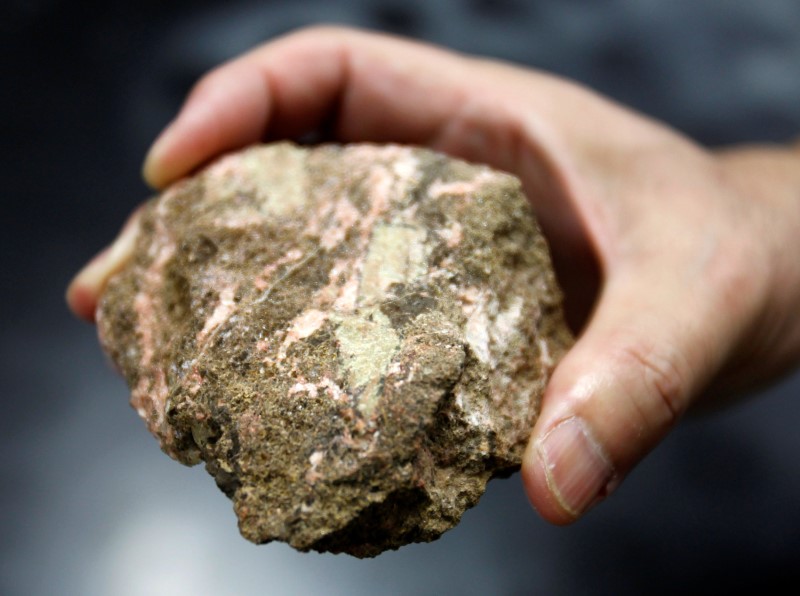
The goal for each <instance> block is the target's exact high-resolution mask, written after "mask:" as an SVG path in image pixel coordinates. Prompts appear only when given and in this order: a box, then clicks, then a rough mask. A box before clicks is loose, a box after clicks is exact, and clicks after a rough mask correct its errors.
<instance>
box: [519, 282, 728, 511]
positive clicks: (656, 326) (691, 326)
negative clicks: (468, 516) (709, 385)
mask: <svg viewBox="0 0 800 596" xmlns="http://www.w3.org/2000/svg"><path fill="white" fill-rule="evenodd" d="M648 269H649V270H648V271H644V272H642V271H631V272H630V275H624V274H622V275H615V276H613V278H611V279H609V280H608V281H607V284H606V287H605V288H604V290H603V293H602V296H601V300H600V303H599V305H598V308H597V310H596V312H595V314H594V315H593V317H592V320H591V322H590V324H589V326H588V327H587V329H586V331H585V333H584V334H583V336H582V337H581V338H580V339H579V340H578V342H577V343H576V344H575V346H574V347H573V348H572V350H570V352H569V353H568V354H567V355H566V356H565V357H564V359H563V360H562V361H561V363H560V364H559V365H558V367H557V369H556V370H555V372H554V374H553V377H552V379H551V381H550V383H549V385H548V388H547V391H546V393H545V396H544V401H543V406H542V412H541V415H540V417H539V419H538V421H537V423H536V426H535V428H534V430H533V434H532V437H531V440H530V442H529V444H528V447H527V450H526V452H525V455H524V458H523V466H522V477H523V482H524V484H525V489H526V492H527V493H528V497H529V498H530V500H531V502H532V503H533V505H534V506H535V507H536V509H537V510H538V511H539V513H540V514H541V515H542V517H544V518H545V519H547V520H548V521H551V522H553V523H557V524H565V523H570V522H572V521H574V520H575V519H577V518H578V517H580V516H581V515H582V514H583V513H584V512H585V511H586V510H587V509H589V508H590V507H591V506H592V505H594V504H595V503H596V502H598V501H599V500H602V498H604V497H605V496H607V495H608V494H609V493H610V492H612V491H613V490H614V488H616V486H617V485H618V484H619V482H620V480H621V479H622V478H624V476H625V474H626V473H627V472H628V471H630V469H631V468H632V467H633V466H634V465H635V464H636V463H637V462H638V461H639V460H640V459H642V458H643V457H644V456H645V455H646V454H647V453H648V452H649V451H650V450H651V449H652V448H653V447H654V446H655V445H656V444H657V443H658V441H659V440H660V439H662V438H663V437H664V435H665V434H666V433H667V431H668V430H669V429H670V428H671V427H672V426H673V425H674V424H675V422H676V421H677V419H678V418H679V417H680V415H681V414H682V413H683V412H684V411H685V410H686V408H687V406H688V405H689V401H690V399H691V397H692V396H694V395H696V394H697V392H698V391H699V390H700V389H702V386H703V385H704V384H705V383H706V382H707V380H708V378H709V377H710V375H711V374H712V373H713V372H714V371H715V370H716V369H717V368H718V366H719V363H720V361H721V359H722V357H723V356H724V355H723V354H719V353H718V351H715V350H714V349H709V346H715V345H716V346H719V345H723V346H725V345H729V343H730V342H729V338H725V337H723V335H724V334H725V333H730V331H724V328H725V325H720V324H717V323H721V322H722V321H721V320H720V316H721V314H720V313H717V312H713V310H712V309H710V308H709V309H708V310H709V311H710V312H701V310H702V309H701V308H700V307H699V305H701V304H707V303H708V301H707V300H703V299H702V298H701V297H700V296H698V294H697V292H698V291H700V292H702V291H703V290H702V284H697V287H695V288H692V287H691V286H692V285H693V284H687V283H686V280H685V279H684V280H678V279H676V277H677V276H676V275H674V274H673V275H669V274H667V275H664V274H662V272H663V269H662V270H661V271H659V272H655V271H654V269H655V268H653V267H652V266H651V267H650V268H648ZM680 281H683V283H680ZM698 288H699V289H698ZM729 327H730V324H728V328H729ZM715 352H717V353H715ZM709 354H711V356H709Z"/></svg>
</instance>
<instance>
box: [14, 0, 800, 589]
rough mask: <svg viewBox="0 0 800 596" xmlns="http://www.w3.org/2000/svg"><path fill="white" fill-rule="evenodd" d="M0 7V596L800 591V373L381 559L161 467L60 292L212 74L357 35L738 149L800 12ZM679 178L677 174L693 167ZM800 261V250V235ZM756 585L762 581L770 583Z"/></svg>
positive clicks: (177, 4)
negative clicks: (484, 67)
mask: <svg viewBox="0 0 800 596" xmlns="http://www.w3.org/2000/svg"><path fill="white" fill-rule="evenodd" d="M3 6H4V7H3V8H2V9H0V13H2V14H0V27H2V30H0V44H2V46H0V49H1V50H2V53H0V56H2V58H1V59H2V67H3V68H2V81H3V82H2V85H0V100H1V101H2V106H0V107H2V127H3V128H2V136H1V137H0V138H2V145H0V147H2V159H1V160H0V174H2V181H3V185H2V188H3V191H4V192H3V198H2V201H3V203H2V205H3V211H2V213H3V215H2V221H3V222H4V226H3V233H2V234H0V254H1V255H2V263H3V272H2V277H0V279H2V284H3V288H2V289H3V292H2V300H3V302H2V309H0V317H2V327H0V329H2V331H1V333H2V335H0V383H1V384H0V395H1V396H2V416H0V425H2V427H0V430H2V432H0V453H2V460H1V463H0V466H1V467H0V478H2V483H3V484H2V488H3V490H2V492H1V493H0V499H2V502H1V503H0V523H2V526H0V593H1V594H9V595H13V594H20V595H22V594H26V595H27V594H81V595H95V594H97V595H105V594H137V595H138V594H148V595H149V594H170V595H181V594H256V593H259V594H261V593H263V594H273V593H274V594H288V593H291V594H305V593H310V594H319V593H325V594H374V593H381V594H412V593H413V594H443V593H444V594H448V593H453V594H490V593H491V594H536V593H542V594H606V593H607V594H628V593H631V594H637V593H648V594H653V593H660V592H663V593H674V592H676V591H678V590H687V589H713V590H714V591H716V592H718V591H722V590H726V589H727V590H737V591H738V590H748V589H751V590H753V591H755V589H756V588H760V589H762V590H763V588H765V587H766V588H769V587H770V586H773V587H774V586H776V585H778V583H779V582H781V581H782V580H787V579H788V580H790V581H791V580H794V585H797V584H796V582H797V580H798V579H800V570H798V561H800V506H799V505H800V466H798V464H797V455H798V453H800V433H798V432H797V430H796V428H797V425H798V420H800V416H799V414H800V404H798V400H797V399H796V397H797V393H798V389H800V376H798V375H795V377H794V378H793V379H788V380H787V381H785V382H784V383H782V384H781V385H779V386H777V387H774V388H772V389H770V390H768V391H765V392H764V394H763V395H762V396H759V397H758V398H757V399H754V400H751V401H750V402H748V403H746V404H743V405H742V406H739V407H737V408H735V409H731V410H729V411H726V412H724V413H722V414H720V415H717V416H715V417H714V418H709V419H696V420H695V419H691V420H687V421H685V422H684V423H683V424H682V425H681V426H680V427H679V429H678V430H677V431H676V432H675V433H673V435H671V436H670V437H669V438H668V439H667V441H665V442H664V443H663V444H662V445H661V446H660V447H659V448H658V449H657V450H656V451H655V452H654V453H653V454H652V455H651V456H650V457H649V458H648V459H647V460H646V462H645V463H644V464H643V465H642V466H640V468H638V469H637V470H636V471H635V473H634V474H633V475H632V476H631V477H630V479H629V480H628V482H627V483H626V484H625V485H624V486H623V487H622V488H621V490H620V491H619V493H618V494H617V496H615V498H614V499H612V500H610V501H609V502H607V503H605V504H603V505H602V506H601V507H599V508H598V509H596V510H595V511H593V512H592V513H591V514H590V515H589V516H588V517H587V518H585V519H584V520H582V521H581V522H579V523H578V524H576V525H574V526H572V527H569V528H554V527H550V526H548V525H547V524H545V523H544V522H542V521H541V520H540V519H539V518H538V517H537V516H536V514H535V513H534V512H533V511H532V510H531V509H530V507H529V505H528V504H527V502H526V500H525V498H524V496H523V493H522V489H521V486H520V483H519V479H518V477H513V478H511V479H509V480H502V481H495V482H493V483H492V484H491V485H490V489H489V491H488V492H487V494H486V496H485V497H484V499H483V500H482V501H481V503H480V504H479V505H478V506H477V507H476V508H475V509H473V510H471V511H469V512H467V514H466V515H465V516H464V519H463V522H462V523H461V525H459V526H458V527H457V528H456V529H454V530H453V531H451V532H449V533H448V534H446V535H445V536H444V537H443V538H442V539H441V540H439V541H437V542H435V543H432V544H426V545H413V546H409V547H406V548H404V549H402V550H400V551H398V552H392V553H386V554H384V555H381V556H380V557H378V558H377V559H374V560H367V561H358V560H356V559H353V558H349V557H346V556H332V555H317V554H299V553H295V552H294V551H292V550H291V549H289V548H288V547H286V546H284V545H281V544H271V545H267V546H260V547H257V546H254V545H251V544H249V543H247V542H245V541H244V540H243V539H241V538H240V537H239V536H238V534H237V531H236V527H235V518H234V515H233V513H232V511H231V507H230V503H229V502H228V501H227V500H226V499H225V497H224V496H223V495H222V493H220V492H218V491H217V489H216V488H215V487H214V485H213V482H212V481H211V479H210V478H208V477H207V476H206V474H205V472H204V471H203V470H202V469H186V468H182V467H181V466H179V465H177V464H175V463H174V462H172V461H170V460H169V459H168V458H167V457H166V456H164V455H162V454H161V453H160V452H159V450H158V447H157V445H156V443H155V441H153V440H152V439H151V438H150V437H149V435H148V434H147V433H146V431H145V429H144V425H143V424H142V423H141V421H140V420H138V418H137V417H136V415H135V413H134V412H133V410H132V409H130V408H129V407H128V406H127V405H126V402H127V391H126V388H125V386H124V384H123V382H122V380H121V379H119V378H118V377H116V376H115V374H114V373H113V372H112V371H111V369H110V367H109V366H108V365H107V363H106V362H105V360H104V358H103V356H102V354H101V352H100V350H99V348H98V346H97V342H96V339H95V336H94V330H93V329H92V328H91V327H89V326H87V325H85V324H82V323H79V322H77V321H74V320H72V319H71V318H70V317H69V315H68V313H67V312H66V309H65V307H64V303H63V298H62V295H63V289H64V287H65V286H66V284H67V282H68V280H69V278H70V276H71V275H72V274H73V273H74V271H75V270H77V268H78V267H79V266H80V265H81V264H82V263H83V262H84V261H85V260H86V259H88V258H89V257H90V256H91V255H92V254H94V253H95V252H96V251H97V250H98V249H99V248H100V247H101V246H103V245H104V244H105V243H107V242H108V241H110V240H111V238H112V237H113V235H114V234H115V232H116V230H117V229H118V228H119V226H120V225H121V223H122V221H123V219H124V217H125V215H126V214H127V213H128V212H129V211H130V210H131V209H132V208H133V207H134V206H135V205H136V204H137V203H138V202H139V201H140V200H142V199H143V198H144V197H146V196H147V190H146V189H145V187H144V186H143V184H142V183H141V182H140V181H139V178H138V171H139V165H140V161H141V158H142V156H143V154H144V151H145V150H146V147H147V145H148V143H149V142H150V141H151V140H152V138H153V137H154V136H155V135H156V133H157V132H158V130H159V129H160V128H161V127H162V126H163V125H164V124H165V122H166V121H167V120H168V119H169V118H170V117H171V116H172V115H173V114H174V113H175V111H176V109H177V108H178V106H179V103H180V100H181V98H182V97H183V95H184V94H185V92H186V91H187V90H188V88H189V86H190V85H191V83H192V82H193V81H194V80H195V79H196V78H197V77H198V76H199V75H200V74H201V73H202V72H204V71H205V70H207V69H208V68H210V67H212V66H213V65H215V64H217V63H218V62H220V61H221V60H223V59H226V58H228V57H231V56H233V55H235V54H237V53H239V52H241V51H243V50H245V49H247V48H249V47H251V46H252V45H254V44H256V43H258V42H259V41H262V40H265V39H268V38H270V37H272V36H274V35H275V34H278V33H281V32H284V31H286V30H289V29H291V28H294V27H296V26H300V25H303V24H307V23H312V22H320V21H329V22H342V23H353V24H359V25H362V26H368V27H373V28H379V29H384V30H388V31H394V32H399V33H405V34H409V35H414V36H417V37H421V38H424V39H429V40H433V41H436V42H439V43H442V44H445V45H448V46H451V47H454V48H457V49H461V50H465V51H470V52H473V53H480V54H485V55H490V56H496V57H501V58H504V59H508V60H513V61H515V62H519V63H524V64H529V65H533V66H537V67H540V68H545V69H548V70H553V71H556V72H560V73H563V74H565V75H568V76H570V77H574V78H577V79H579V80H581V81H584V82H586V83H588V84H590V85H592V86H593V87H595V88H597V89H599V90H601V91H603V92H605V93H607V94H610V95H612V96H614V97H616V98H618V99H619V100H621V101H623V102H626V103H628V104H630V105H632V106H634V107H635V108H637V109H640V110H643V111H645V112H648V113H650V114H652V115H654V116H656V117H659V118H662V119H664V120H667V121H668V122H670V123H671V124H672V125H674V126H676V127H678V128H680V129H681V130H683V131H685V132H686V133H688V134H690V135H692V136H694V137H695V138H697V139H698V140H700V141H702V142H704V143H708V144H721V143H729V142H739V141H748V140H773V141H781V140H787V139H789V138H791V137H792V136H796V135H798V134H800V101H798V98H800V76H799V73H800V33H799V32H800V3H798V2H796V0H760V1H755V0H753V1H750V2H745V1H735V0H730V1H726V2H719V1H718V0H702V1H701V0H676V1H673V2H656V1H655V0H635V1H634V0H630V1H622V0H617V1H612V0H608V1H590V0H584V1H580V0H539V1H531V2H524V1H522V0H502V1H496V2H492V1H489V0H472V1H457V0H439V1H431V0H428V1H423V0H403V1H399V0H397V1H395V0H382V1H381V0H352V1H349V2H333V1H326V0H318V1H312V0H293V1H291V2H283V1H278V0H273V1H267V0H263V1H261V2H247V3H245V2H225V3H223V2H211V1H208V0H196V1H194V2H191V3H190V2H187V1H174V2H163V3H157V2H153V1H150V2H146V1H143V2H138V3H123V2H119V1H115V0H107V1H106V2H99V1H98V2H94V1H86V2H66V1H58V0H35V1H34V0H31V1H23V0H11V1H9V2H5V3H4V5H3ZM676 174H678V175H679V173H676ZM787 250H796V247H794V248H790V247H787ZM759 591H761V590H759Z"/></svg>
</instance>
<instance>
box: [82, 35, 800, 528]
mask: <svg viewBox="0 0 800 596" xmlns="http://www.w3.org/2000/svg"><path fill="white" fill-rule="evenodd" d="M310 131H322V132H323V133H326V134H329V135H331V136H332V137H333V138H334V139H336V140H339V141H342V142H355V141H374V142H397V143H409V144H417V145H426V146H428V147H431V148H433V149H436V150H439V151H442V152H445V153H449V154H451V155H454V156H457V157H461V158H464V159H467V160H470V161H476V162H482V163H487V164H489V165H492V166H494V167H497V168H500V169H504V170H507V171H510V172H513V173H515V174H516V175H518V176H519V177H520V178H521V180H522V182H523V186H524V188H525V190H526V192H527V194H528V196H529V197H530V199H531V201H532V203H533V205H534V209H535V211H536V213H537V216H538V218H539V220H540V223H541V225H542V228H543V230H544V232H545V234H546V236H547V237H548V239H549V240H550V243H551V247H552V252H553V257H554V262H555V264H556V270H557V273H558V275H559V280H560V281H561V283H562V286H563V287H564V289H565V294H566V297H567V303H566V306H567V309H568V314H569V316H570V319H571V321H572V322H573V324H574V326H575V327H576V328H577V329H580V331H581V333H580V335H579V338H578V341H577V343H576V344H575V346H574V347H573V348H572V350H571V351H570V352H569V353H568V354H567V355H566V356H565V358H564V359H563V360H562V362H561V363H560V364H559V365H558V367H557V369H556V370H555V372H554V375H553V377H552V379H551V381H550V383H549V385H548V388H547V391H546V393H545V396H544V402H543V408H542V412H541V415H540V417H539V420H538V422H537V423H536V426H535V428H534V429H533V432H532V435H531V440H530V443H529V446H528V449H527V451H526V454H525V458H524V462H523V469H522V476H523V480H524V483H525V487H526V490H527V492H528V495H529V497H530V499H531V502H532V503H533V504H534V506H535V507H536V508H537V509H538V510H539V512H540V513H541V515H542V516H543V517H544V518H546V519H547V520H549V521H551V522H554V523H569V522H571V521H573V520H574V519H576V518H578V517H580V515H582V514H583V513H584V512H585V511H586V510H587V509H588V508H589V507H590V506H591V505H593V504H594V503H595V502H597V501H598V500H599V499H601V498H602V497H604V496H605V495H607V494H608V493H610V492H611V491H612V490H613V488H614V487H615V486H617V485H618V483H619V482H620V480H621V479H622V478H624V476H625V475H626V474H627V473H628V472H629V471H630V470H631V468H632V467H633V466H634V465H635V464H636V463H637V462H639V461H640V460H641V459H642V458H643V457H644V456H645V455H646V454H647V453H648V452H649V451H650V449H652V448H653V447H654V446H655V445H656V444H657V443H658V442H659V441H660V440H661V439H662V438H663V437H664V436H665V434H666V433H667V432H668V431H669V430H670V429H671V428H672V427H673V426H674V425H675V423H676V421H677V420H678V419H679V417H680V416H681V415H682V414H683V413H684V412H685V411H686V410H687V408H689V406H690V405H692V404H694V403H695V402H697V401H698V400H699V398H700V396H701V395H709V394H711V395H714V396H716V397H719V398H725V397H727V396H729V395H732V394H733V393H740V392H742V391H745V390H748V389H751V388H753V387H754V386H756V385H758V384H760V383H763V382H766V381H769V380H770V379H773V378H774V377H776V376H777V375H779V374H780V373H782V372H784V371H785V370H788V369H789V368H790V367H792V366H794V365H796V364H797V362H798V360H800V316H798V304H800V259H798V258H797V255H798V245H800V239H799V238H800V236H798V232H800V153H798V152H797V151H794V152H793V151H790V150H781V149H766V148H750V149H738V150H730V151H726V152H721V153H712V152H710V151H707V150H705V149H703V148H701V147H699V146H697V145H696V144H694V143H692V142H691V141H690V140H688V139H686V138H684V137H682V136H680V135H679V134H678V133H676V132H674V131H671V130H670V129H668V128H666V127H665V126H662V125H660V124H658V123H656V122H653V121H651V120H648V119H647V118H645V117H642V116H640V115H637V114H635V113H633V112H631V111H629V110H627V109H625V108H623V107H620V106H618V105H616V104H614V103H612V102H610V101H608V100H606V99H604V98H602V97H599V96H597V95H595V94H593V93H592V92H591V91H589V90H587V89H584V88H582V87H580V86H578V85H576V84H574V83H570V82H568V81H564V80H561V79H558V78H556V77H553V76H549V75H546V74H543V73H540V72H535V71H531V70H524V69H520V68H515V67H512V66H508V65H504V64H500V63H497V62H491V61H487V60H480V59H475V58H469V57H465V56H461V55H457V54H454V53H450V52H447V51H443V50H440V49H436V48H433V47H430V46H425V45H422V44H417V43H411V42H407V41H402V40H398V39H393V38H388V37H383V36H379V35H374V34H368V33H363V32H356V31H350V30H343V29H328V28H326V29H319V28H317V29H310V30H305V31H302V32H299V33H296V34H293V35H290V36H287V37H285V38H282V39H280V40H277V41H274V42H272V43H268V44H266V45H264V46H262V47H260V48H258V49H256V50H254V51H253V52H251V53H249V54H247V55H245V56H242V57H241V58H238V59H236V60H234V61H232V62H230V63H228V64H225V65H223V66H221V67H220V68H218V69H217V70H215V71H213V72H212V73H210V74H209V75H207V76H206V77H205V78H204V79H203V80H202V81H200V83H199V84H198V85H197V86H196V87H195V89H194V90H193V91H192V93H191V95H190V96H189V98H188V100H187V102H186V104H185V105H184V106H183V108H182V110H181V112H180V114H179V115H178V117H177V118H176V120H175V121H174V122H173V123H172V124H171V125H170V126H169V127H168V128H167V129H166V130H165V131H164V133H162V135H161V137H160V138H159V139H158V140H157V142H156V143H155V144H154V146H153V148H152V149H151V151H150V153H149V155H148V157H147V160H146V164H145V169H144V174H145V177H146V179H147V180H148V181H149V182H150V183H151V184H152V185H153V186H155V187H159V188H160V187H164V186H165V185H167V184H169V183H170V182H172V181H174V180H176V179H178V178H180V177H181V176H183V175H185V174H187V173H189V172H191V171H192V170H193V169H195V168H197V167H198V166H200V165H202V164H203V163H205V162H207V161H208V160H210V159H212V158H213V157H215V156H217V155H218V154H220V153H222V152H225V151H228V150H233V149H236V148H239V147H242V146H245V145H247V144H250V143H253V142H256V141H260V140H264V139H279V138H286V137H290V138H296V137H299V136H302V135H304V134H307V133H309V132H310ZM135 225H136V218H135V217H134V218H132V221H131V223H130V224H129V225H128V226H127V228H126V230H127V231H125V232H124V233H123V234H122V235H121V236H120V239H119V240H118V241H117V242H116V243H115V245H114V246H113V248H112V249H111V250H109V251H107V252H106V253H104V255H101V256H100V257H98V258H96V259H95V260H94V261H93V262H92V263H91V264H90V265H89V266H87V268H85V269H84V270H83V271H82V272H81V273H80V274H79V275H78V276H77V277H76V279H75V281H74V282H73V284H72V285H71V287H70V289H69V292H68V301H69V303H70V306H71V308H72V309H73V311H75V312H76V314H78V315H79V316H83V317H84V318H87V319H92V317H93V313H94V310H95V307H96V303H97V299H98V297H99V295H100V293H101V292H102V289H103V287H104V285H105V282H106V280H107V279H108V277H109V276H110V275H111V274H112V273H113V272H114V271H115V270H116V269H118V268H119V266H120V265H121V264H122V263H123V262H124V261H125V259H126V258H127V256H128V255H129V253H130V250H131V239H132V237H133V235H134V230H135Z"/></svg>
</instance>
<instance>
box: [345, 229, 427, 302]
mask: <svg viewBox="0 0 800 596" xmlns="http://www.w3.org/2000/svg"><path fill="white" fill-rule="evenodd" d="M426 235H427V234H426V232H425V230H424V229H422V228H418V227H413V226H408V225H394V224H379V225H377V226H376V227H375V229H374V230H373V232H372V241H371V242H370V244H369V249H368V250H367V258H366V260H365V261H364V266H363V271H362V273H361V287H360V289H359V297H360V299H361V304H362V305H364V306H370V305H372V304H376V303H377V302H380V301H381V300H383V299H384V298H385V297H386V295H387V293H388V290H389V288H390V287H391V286H392V284H399V283H410V282H413V281H414V280H416V279H418V278H420V277H422V276H423V275H425V273H427V271H428V254H427V253H428V252H429V249H428V248H427V247H426V245H425V238H426Z"/></svg>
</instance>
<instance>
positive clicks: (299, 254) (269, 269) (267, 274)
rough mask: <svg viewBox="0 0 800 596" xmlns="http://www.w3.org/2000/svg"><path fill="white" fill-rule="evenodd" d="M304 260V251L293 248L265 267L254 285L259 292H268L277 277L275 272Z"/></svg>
mask: <svg viewBox="0 0 800 596" xmlns="http://www.w3.org/2000/svg"><path fill="white" fill-rule="evenodd" d="M261 221H262V222H263V219H261ZM302 258H303V251H301V250H299V249H297V248H293V249H291V250H289V251H286V254H285V255H283V256H282V257H280V258H278V259H277V260H275V261H274V262H272V263H270V264H269V265H267V266H266V267H264V270H263V271H262V272H261V274H260V275H259V276H258V277H256V279H255V281H254V282H253V285H254V286H255V287H256V289H257V290H266V289H267V288H268V287H269V285H270V284H269V282H270V280H271V279H272V276H273V275H275V272H276V271H277V270H278V269H279V268H280V267H283V266H284V265H286V264H288V263H294V262H296V261H299V260H300V259H302Z"/></svg>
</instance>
